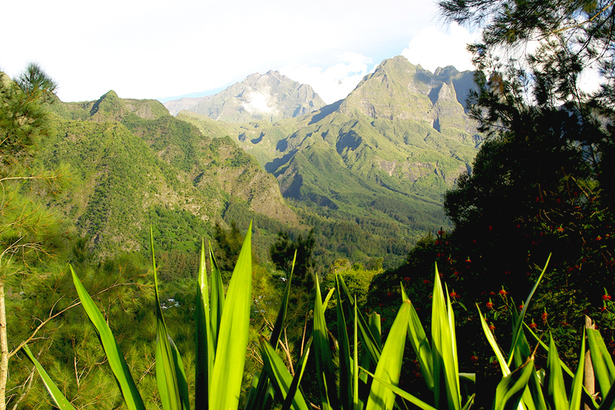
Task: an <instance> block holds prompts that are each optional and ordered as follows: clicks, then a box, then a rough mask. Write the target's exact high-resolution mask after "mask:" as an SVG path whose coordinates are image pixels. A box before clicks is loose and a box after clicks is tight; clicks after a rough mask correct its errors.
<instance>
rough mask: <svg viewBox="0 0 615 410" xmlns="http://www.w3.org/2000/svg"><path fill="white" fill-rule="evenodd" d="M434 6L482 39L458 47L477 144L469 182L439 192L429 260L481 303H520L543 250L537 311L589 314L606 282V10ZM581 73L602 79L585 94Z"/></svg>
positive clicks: (613, 94) (613, 49)
mask: <svg viewBox="0 0 615 410" xmlns="http://www.w3.org/2000/svg"><path fill="white" fill-rule="evenodd" d="M440 7H441V10H442V12H443V14H444V16H445V18H446V19H448V20H452V21H456V22H458V23H461V24H468V25H477V26H479V27H481V28H482V29H483V32H482V39H481V41H480V42H479V43H478V44H473V45H470V46H469V49H470V50H471V51H472V52H473V53H474V63H475V66H476V69H477V71H476V74H475V80H476V84H477V90H476V91H475V92H473V93H471V95H470V100H469V103H470V107H471V116H472V117H473V118H474V119H476V120H477V121H478V123H479V129H480V131H482V132H483V133H485V135H486V137H487V138H486V141H485V143H484V144H483V146H482V147H481V149H480V152H479V154H478V155H477V157H476V160H475V163H474V167H473V170H472V173H471V174H470V175H466V176H463V177H461V178H460V180H459V182H458V184H457V186H456V187H455V188H454V189H453V190H451V191H450V192H448V193H447V194H446V198H445V209H446V212H447V214H448V215H449V216H450V217H451V219H452V221H453V222H454V224H455V228H454V231H453V233H452V235H451V236H450V237H449V238H447V241H448V242H450V243H451V245H450V246H448V247H447V249H438V254H439V255H446V256H447V259H448V260H449V261H450V262H451V263H450V264H451V269H452V270H453V271H454V272H456V273H457V274H459V275H460V276H461V277H462V278H465V279H468V278H472V277H473V278H474V279H473V280H468V281H466V284H467V286H466V288H467V290H468V291H469V292H477V294H476V295H474V296H477V297H479V296H480V295H481V294H482V295H483V298H484V297H486V296H484V295H488V294H489V293H485V292H487V291H492V292H493V291H495V292H496V293H497V292H498V289H499V287H500V286H502V285H504V286H505V288H506V292H509V291H510V290H511V289H516V290H517V291H518V293H517V292H514V293H517V294H524V293H522V292H524V291H525V289H526V288H527V287H528V286H530V284H531V282H532V279H533V278H534V276H533V275H534V274H535V267H536V266H542V265H543V264H544V262H545V261H546V259H547V256H548V254H549V253H551V252H553V253H554V254H553V258H552V259H551V263H550V268H549V272H551V273H550V281H549V282H548V283H550V285H549V286H545V287H543V288H542V290H541V291H544V296H545V297H544V298H543V301H544V303H546V304H548V306H550V307H553V308H554V309H556V310H557V312H558V313H559V314H560V315H562V316H561V318H560V319H561V322H564V323H571V321H572V320H577V319H578V320H582V315H583V314H584V313H593V314H594V315H595V316H599V315H600V308H601V307H602V300H601V295H604V286H606V287H607V288H608V291H613V290H614V289H612V276H613V274H614V273H615V255H614V254H613V252H612V249H614V248H615V246H614V244H613V237H614V236H615V229H614V226H613V223H612V221H613V216H614V215H613V214H614V209H615V202H614V199H615V191H614V190H613V184H612V181H613V178H614V177H615V168H614V165H613V159H615V158H614V153H615V139H614V138H613V121H614V120H615V64H614V63H613V61H614V60H613V57H614V56H615V30H614V29H615V2H612V1H610V0H609V1H603V0H599V1H585V0H581V1H572V0H563V1H555V0H528V1H523V2H520V1H513V0H495V1H492V0H488V1H487V0H444V1H441V2H440ZM592 72H593V73H594V74H600V76H601V77H600V78H601V81H602V82H601V85H600V87H599V88H598V89H597V90H595V91H591V90H588V89H587V88H584V87H583V85H582V78H583V76H584V75H587V73H592ZM464 261H467V262H468V263H464ZM466 271H471V272H472V275H474V276H468V275H466V273H469V272H466ZM528 279H529V280H528ZM475 285H476V286H477V288H473V286H475ZM488 288H489V289H488ZM570 300H574V301H575V308H574V311H568V312H566V311H565V310H566V309H565V304H566V303H564V302H565V301H570ZM536 306H538V304H537V305H536Z"/></svg>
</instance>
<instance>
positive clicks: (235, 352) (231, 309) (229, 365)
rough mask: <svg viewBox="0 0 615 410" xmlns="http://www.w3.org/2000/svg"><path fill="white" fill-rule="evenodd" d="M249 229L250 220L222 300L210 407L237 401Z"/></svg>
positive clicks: (247, 297)
mask: <svg viewBox="0 0 615 410" xmlns="http://www.w3.org/2000/svg"><path fill="white" fill-rule="evenodd" d="M251 231H252V224H250V228H249V229H248V233H247V234H246V237H245V239H244V242H243V246H242V248H241V252H240V253H239V258H238V260H237V264H236V265H235V269H234V270H233V276H232V277H231V281H230V283H229V287H228V292H227V296H226V300H225V301H224V311H223V312H222V319H221V322H220V331H219V333H218V340H217V346H216V359H215V362H214V368H213V372H212V377H211V384H210V390H209V408H211V409H235V408H237V406H238V405H239V393H240V392H241V380H242V377H243V368H244V364H245V358H246V349H247V345H248V332H249V326H250V306H251V304H252V298H251V295H252V246H251V240H252V234H251Z"/></svg>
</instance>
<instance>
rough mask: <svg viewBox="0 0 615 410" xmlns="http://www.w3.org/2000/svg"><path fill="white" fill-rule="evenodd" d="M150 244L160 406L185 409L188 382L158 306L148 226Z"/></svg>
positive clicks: (187, 406)
mask: <svg viewBox="0 0 615 410" xmlns="http://www.w3.org/2000/svg"><path fill="white" fill-rule="evenodd" d="M150 245H151V249H152V268H153V271H154V295H155V297H156V322H157V325H156V381H157V384H158V392H159V394H160V400H161V401H162V407H163V408H164V409H165V410H186V409H189V406H190V403H189V398H188V389H187V386H188V383H187V382H186V375H185V372H184V369H183V364H182V362H181V356H180V355H179V352H178V351H177V348H176V347H175V343H173V340H172V339H171V336H170V335H169V332H168V331H167V325H166V323H165V321H164V316H163V315H162V310H161V308H160V296H159V293H158V273H157V270H156V256H155V253H154V235H153V233H152V231H151V227H150Z"/></svg>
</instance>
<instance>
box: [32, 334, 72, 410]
mask: <svg viewBox="0 0 615 410" xmlns="http://www.w3.org/2000/svg"><path fill="white" fill-rule="evenodd" d="M21 350H23V351H24V353H25V354H26V356H28V359H30V361H31V362H32V363H34V366H35V367H36V370H37V371H38V374H39V375H40V376H41V379H43V383H44V384H45V388H46V389H47V391H48V392H49V394H50V395H51V398H52V399H53V401H54V402H55V404H56V406H58V408H59V409H60V410H71V409H72V410H75V408H74V407H73V405H72V404H70V402H69V401H68V400H67V399H66V397H64V395H63V394H62V392H61V391H60V389H58V386H56V384H55V383H54V382H53V380H51V377H49V374H47V372H46V371H45V369H44V368H43V366H41V364H40V363H39V362H38V360H36V358H35V357H34V355H33V354H32V351H31V350H30V348H29V347H28V345H24V346H23V347H22V348H21Z"/></svg>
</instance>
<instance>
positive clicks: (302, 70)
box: [0, 0, 476, 103]
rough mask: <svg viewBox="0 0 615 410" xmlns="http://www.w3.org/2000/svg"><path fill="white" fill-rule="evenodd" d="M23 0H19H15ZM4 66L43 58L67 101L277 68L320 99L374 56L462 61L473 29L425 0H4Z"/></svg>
mask: <svg viewBox="0 0 615 410" xmlns="http://www.w3.org/2000/svg"><path fill="white" fill-rule="evenodd" d="M18 3H20V4H18ZM2 14H3V15H4V16H13V17H14V18H8V19H7V18H5V19H3V24H2V25H1V26H0V35H1V36H2V38H4V39H5V42H4V44H3V45H2V48H0V70H2V71H5V72H6V73H8V74H9V75H11V76H16V75H17V74H18V73H19V72H20V71H21V70H23V68H24V67H25V65H26V64H27V63H28V62H37V63H39V64H40V65H41V66H42V67H43V68H44V69H45V71H46V72H47V73H48V74H49V75H50V76H52V77H53V78H54V79H55V80H56V81H57V82H58V84H59V91H58V95H59V97H60V99H62V100H63V101H91V100H96V99H98V98H99V97H100V96H101V95H103V94H104V93H106V92H107V91H109V90H114V91H115V92H117V93H118V95H119V96H120V97H121V98H139V99H142V98H153V99H160V100H165V99H169V98H173V97H179V96H182V95H187V94H200V95H205V94H211V93H214V92H217V91H220V90H221V89H224V88H226V87H227V86H229V85H231V84H233V83H235V82H238V81H242V80H243V79H244V78H245V77H247V76H248V75H250V74H252V73H257V72H258V73H265V72H267V71H269V70H279V71H280V72H282V74H285V75H287V76H288V77H290V78H292V79H293V80H295V81H299V82H302V83H307V84H310V85H312V86H313V87H314V88H315V89H316V91H317V92H318V93H319V94H320V95H321V97H322V98H323V99H324V100H325V101H326V102H328V103H330V102H334V101H336V100H338V99H340V98H344V97H345V96H346V95H347V94H348V93H349V92H350V91H352V89H353V88H354V87H355V86H356V84H357V83H358V81H360V79H361V78H362V77H363V76H364V75H365V74H367V73H368V72H369V71H371V70H373V68H374V67H375V66H376V65H377V64H379V63H380V62H381V61H382V60H384V59H386V58H390V57H394V56H397V55H400V54H402V55H405V56H406V57H407V58H408V59H409V60H410V62H412V63H414V64H421V65H422V66H423V67H425V68H427V69H430V70H434V69H435V68H436V67H438V66H445V65H455V66H456V67H457V68H459V69H461V70H464V69H470V68H471V65H470V62H469V56H468V55H467V53H466V52H465V50H464V49H465V44H466V43H467V42H471V41H473V39H474V38H476V35H475V34H474V35H472V34H470V33H468V32H467V31H466V30H465V29H463V28H460V27H457V26H448V25H446V24H444V23H443V22H442V21H441V19H440V18H439V16H438V13H437V6H436V3H435V2H429V1H423V0H403V1H402V0H379V1H378V2H375V1H373V0H372V1H365V0H352V1H348V0H311V1H310V2H305V1H301V2H300V1H295V0H264V1H263V0H260V1H259V0H251V1H248V0H223V1H218V0H216V1H203V0H175V1H173V2H171V1H168V0H167V1H161V0H148V1H141V0H106V1H104V2H96V3H93V2H85V1H83V0H56V1H53V2H50V1H48V0H45V1H41V0H31V1H28V2H27V8H25V6H24V3H23V2H17V1H11V2H10V3H9V4H5V5H3V13H2Z"/></svg>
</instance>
